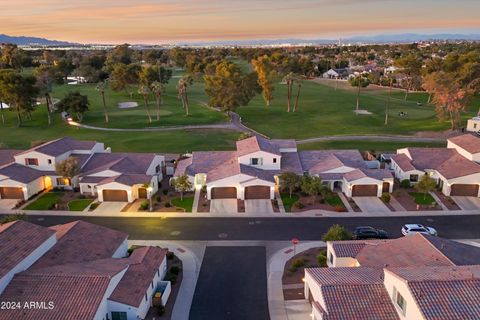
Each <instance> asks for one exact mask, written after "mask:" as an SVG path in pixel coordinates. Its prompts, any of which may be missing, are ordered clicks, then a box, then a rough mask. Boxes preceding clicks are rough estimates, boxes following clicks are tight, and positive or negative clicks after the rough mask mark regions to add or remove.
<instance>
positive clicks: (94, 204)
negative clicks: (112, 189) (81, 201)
mask: <svg viewBox="0 0 480 320" xmlns="http://www.w3.org/2000/svg"><path fill="white" fill-rule="evenodd" d="M99 205H100V203H99V202H94V203H92V204H91V205H90V211H92V210H95V209H97V207H98V206H99Z"/></svg>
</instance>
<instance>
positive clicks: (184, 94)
mask: <svg viewBox="0 0 480 320" xmlns="http://www.w3.org/2000/svg"><path fill="white" fill-rule="evenodd" d="M192 81H193V79H192V78H191V77H189V76H184V77H182V78H180V79H179V80H178V84H177V91H178V98H179V99H180V100H181V101H182V107H183V109H184V110H185V113H186V115H187V116H188V115H189V102H188V91H187V89H188V86H189V85H190V84H192Z"/></svg>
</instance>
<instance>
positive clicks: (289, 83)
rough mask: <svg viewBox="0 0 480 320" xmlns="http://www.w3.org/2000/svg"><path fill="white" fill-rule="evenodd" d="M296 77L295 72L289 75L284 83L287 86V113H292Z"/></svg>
mask: <svg viewBox="0 0 480 320" xmlns="http://www.w3.org/2000/svg"><path fill="white" fill-rule="evenodd" d="M294 78H295V75H294V74H293V72H290V73H288V74H287V75H286V76H285V77H284V78H283V81H284V82H285V83H286V84H287V112H290V109H291V99H292V87H293V81H294Z"/></svg>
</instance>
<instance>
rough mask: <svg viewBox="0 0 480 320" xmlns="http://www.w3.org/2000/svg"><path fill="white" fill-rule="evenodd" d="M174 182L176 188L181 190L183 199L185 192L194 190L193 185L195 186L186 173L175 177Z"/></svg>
mask: <svg viewBox="0 0 480 320" xmlns="http://www.w3.org/2000/svg"><path fill="white" fill-rule="evenodd" d="M172 184H173V187H174V188H175V190H177V191H178V192H180V199H181V200H183V193H184V192H187V191H190V190H192V187H193V185H192V183H191V182H190V180H188V176H187V175H186V174H184V175H181V176H179V177H176V178H175V179H173V181H172Z"/></svg>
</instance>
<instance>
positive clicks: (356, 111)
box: [353, 109, 373, 115]
mask: <svg viewBox="0 0 480 320" xmlns="http://www.w3.org/2000/svg"><path fill="white" fill-rule="evenodd" d="M353 112H355V113H356V114H363V115H365V114H367V115H368V114H373V113H371V112H370V111H368V110H361V109H360V110H354V111H353Z"/></svg>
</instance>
